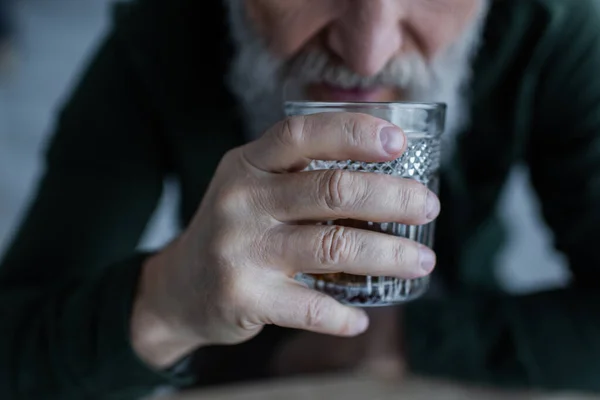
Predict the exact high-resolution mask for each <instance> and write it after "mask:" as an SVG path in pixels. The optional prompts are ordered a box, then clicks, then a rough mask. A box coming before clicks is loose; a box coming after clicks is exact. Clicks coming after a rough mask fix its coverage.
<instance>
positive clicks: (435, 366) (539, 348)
mask: <svg viewBox="0 0 600 400" xmlns="http://www.w3.org/2000/svg"><path fill="white" fill-rule="evenodd" d="M599 300H600V294H599V293H597V291H596V293H594V291H591V290H588V291H583V290H563V291H556V292H548V293H542V294H537V295H532V296H524V297H489V296H486V295H484V294H477V293H471V294H465V295H462V296H461V297H460V298H452V299H447V300H444V301H435V302H433V301H423V302H416V303H414V304H412V305H410V306H408V307H407V310H406V321H405V323H406V340H407V346H406V347H407V352H408V359H409V365H410V367H411V368H412V369H413V370H414V371H415V372H417V373H423V374H432V375H439V376H447V377H452V378H456V379H464V380H469V381H475V382H478V383H486V384H495V385H496V384H497V385H509V386H515V387H543V388H548V389H567V390H568V389H574V390H591V391H597V390H600V380H598V378H597V377H598V374H600V314H599V313H598V311H597V304H598V303H599Z"/></svg>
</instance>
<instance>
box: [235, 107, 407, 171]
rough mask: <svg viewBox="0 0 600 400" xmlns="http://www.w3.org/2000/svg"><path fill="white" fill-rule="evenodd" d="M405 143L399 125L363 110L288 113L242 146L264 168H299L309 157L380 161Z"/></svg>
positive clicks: (397, 152)
mask: <svg viewBox="0 0 600 400" xmlns="http://www.w3.org/2000/svg"><path fill="white" fill-rule="evenodd" d="M405 146H406V137H405V135H404V133H403V132H402V131H401V130H400V128H398V127H396V126H395V125H392V124H391V123H389V122H387V121H384V120H382V119H379V118H375V117H372V116H370V115H366V114H352V113H321V114H313V115H307V116H298V117H290V118H287V119H286V120H284V121H282V122H279V123H278V124H277V125H275V126H274V127H273V128H271V129H270V130H268V131H267V132H266V133H265V134H264V135H263V137H262V138H260V139H259V140H257V141H255V142H252V143H250V144H248V145H246V146H244V147H243V150H242V154H243V156H244V158H245V160H246V161H247V162H248V163H250V164H251V165H252V166H254V167H255V168H258V169H260V170H262V171H266V172H289V171H299V170H302V169H304V168H306V167H307V166H308V164H309V163H310V161H311V160H348V159H352V160H357V161H365V162H383V161H389V160H393V159H395V158H398V157H399V156H400V155H401V154H402V152H403V151H404V149H405Z"/></svg>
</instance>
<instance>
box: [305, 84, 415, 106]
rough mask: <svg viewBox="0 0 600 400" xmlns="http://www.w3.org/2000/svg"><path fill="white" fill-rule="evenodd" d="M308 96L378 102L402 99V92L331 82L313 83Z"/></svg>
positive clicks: (335, 99) (327, 99) (347, 100)
mask: <svg viewBox="0 0 600 400" xmlns="http://www.w3.org/2000/svg"><path fill="white" fill-rule="evenodd" d="M307 97H308V99H309V100H311V101H323V102H344V103H358V102H360V103H363V102H364V103H376V102H393V101H402V100H403V97H404V96H402V93H401V92H400V91H399V90H398V89H397V88H390V87H383V86H378V87H373V88H351V89H348V88H342V87H338V86H333V85H329V84H324V83H319V84H312V85H310V86H309V87H308V88H307Z"/></svg>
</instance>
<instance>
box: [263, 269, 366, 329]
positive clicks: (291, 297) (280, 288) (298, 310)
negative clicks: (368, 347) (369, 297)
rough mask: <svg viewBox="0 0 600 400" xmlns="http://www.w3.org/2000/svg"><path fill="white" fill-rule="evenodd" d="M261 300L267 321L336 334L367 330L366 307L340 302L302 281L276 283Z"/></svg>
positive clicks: (264, 318)
mask: <svg viewBox="0 0 600 400" xmlns="http://www.w3.org/2000/svg"><path fill="white" fill-rule="evenodd" d="M263 299H264V300H265V301H266V302H267V303H265V304H261V308H262V309H264V310H265V312H264V316H263V317H262V319H263V321H261V322H262V323H264V324H273V325H277V326H281V327H284V328H292V329H301V330H305V331H311V332H316V333H322V334H328V335H334V336H343V337H349V336H356V335H359V334H361V333H363V332H364V331H366V330H367V327H368V325H369V319H368V317H367V315H366V313H365V312H364V311H363V310H360V309H358V308H352V307H348V306H345V305H342V304H340V303H339V302H337V301H336V300H335V299H333V298H332V297H330V296H327V295H325V294H323V293H319V292H316V291H314V290H311V289H308V288H307V287H305V286H304V285H302V284H301V283H299V282H296V281H292V280H290V281H289V283H288V284H281V283H279V284H277V285H274V287H273V288H272V289H271V292H270V294H269V295H267V296H264V297H263Z"/></svg>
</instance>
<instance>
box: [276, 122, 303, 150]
mask: <svg viewBox="0 0 600 400" xmlns="http://www.w3.org/2000/svg"><path fill="white" fill-rule="evenodd" d="M305 125H306V117H304V116H296V117H287V118H286V119H284V120H283V121H282V122H281V124H280V127H279V129H277V130H276V133H275V139H276V140H277V141H278V142H279V143H280V144H281V145H283V146H285V147H297V146H298V145H299V144H301V143H302V142H303V141H304V136H305Z"/></svg>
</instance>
